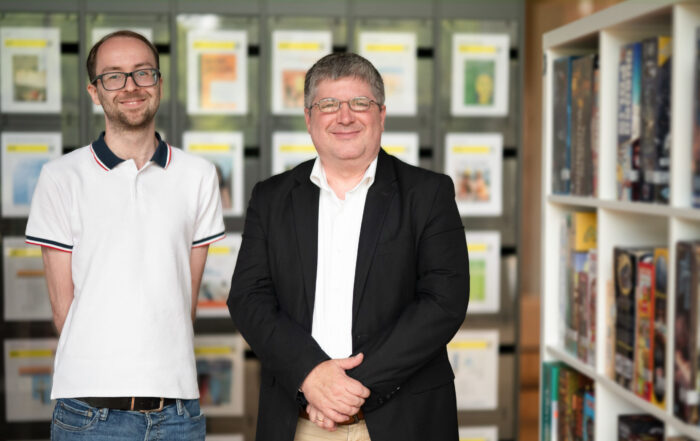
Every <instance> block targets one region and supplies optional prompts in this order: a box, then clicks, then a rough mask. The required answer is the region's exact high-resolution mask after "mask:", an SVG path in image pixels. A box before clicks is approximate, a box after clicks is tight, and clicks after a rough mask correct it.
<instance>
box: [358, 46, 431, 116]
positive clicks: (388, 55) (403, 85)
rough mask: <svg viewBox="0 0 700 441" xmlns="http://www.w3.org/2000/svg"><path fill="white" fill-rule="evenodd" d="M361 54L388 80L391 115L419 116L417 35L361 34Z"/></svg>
mask: <svg viewBox="0 0 700 441" xmlns="http://www.w3.org/2000/svg"><path fill="white" fill-rule="evenodd" d="M359 40H360V41H359V47H360V55H362V56H363V57H365V58H367V59H368V60H369V61H371V62H372V64H373V65H374V67H376V68H377V70H378V71H379V73H380V74H381V75H382V79H383V80H384V90H385V94H386V100H385V104H386V109H387V113H388V114H389V115H392V116H394V115H399V116H401V115H415V114H416V113H417V107H418V106H417V99H416V95H417V86H416V72H417V67H416V66H417V59H416V34H415V33H413V32H361V33H360V37H359Z"/></svg>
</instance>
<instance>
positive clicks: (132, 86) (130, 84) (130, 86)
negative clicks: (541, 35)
mask: <svg viewBox="0 0 700 441" xmlns="http://www.w3.org/2000/svg"><path fill="white" fill-rule="evenodd" d="M138 87H139V86H137V85H136V82H135V81H134V77H133V76H131V75H129V76H128V77H126V84H125V85H124V90H136V89H138Z"/></svg>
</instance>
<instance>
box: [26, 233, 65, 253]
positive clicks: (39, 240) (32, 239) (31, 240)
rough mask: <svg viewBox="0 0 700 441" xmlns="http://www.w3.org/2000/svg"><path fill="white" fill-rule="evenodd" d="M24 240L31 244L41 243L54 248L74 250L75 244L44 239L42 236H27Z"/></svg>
mask: <svg viewBox="0 0 700 441" xmlns="http://www.w3.org/2000/svg"><path fill="white" fill-rule="evenodd" d="M24 241H25V242H26V243H28V244H31V245H39V246H42V247H47V248H53V249H54V250H59V251H65V252H67V253H72V252H73V245H66V244H63V243H61V242H56V241H55V240H48V239H42V238H41V237H34V236H26V237H25V239H24Z"/></svg>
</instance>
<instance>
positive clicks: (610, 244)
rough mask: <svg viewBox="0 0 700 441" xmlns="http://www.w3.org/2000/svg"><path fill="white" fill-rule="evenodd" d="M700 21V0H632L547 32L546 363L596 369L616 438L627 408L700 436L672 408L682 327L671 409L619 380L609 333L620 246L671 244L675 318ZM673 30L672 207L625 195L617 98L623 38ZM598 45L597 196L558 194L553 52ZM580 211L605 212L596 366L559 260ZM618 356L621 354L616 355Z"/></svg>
mask: <svg viewBox="0 0 700 441" xmlns="http://www.w3.org/2000/svg"><path fill="white" fill-rule="evenodd" d="M698 27H700V2H698V1H673V0H668V1H666V0H660V1H654V2H639V1H627V2H623V3H620V4H617V5H615V6H612V7H610V8H608V9H605V10H602V11H600V12H598V13H596V14H593V15H590V16H588V17H585V18H584V19H581V20H578V21H576V22H573V23H571V24H568V25H565V26H562V27H561V28H558V29H555V30H553V31H551V32H548V33H547V34H545V35H544V37H543V52H544V54H545V74H544V76H543V82H544V83H543V103H544V107H543V134H544V136H543V148H542V155H543V156H542V166H543V170H544V173H543V178H542V195H543V199H544V203H543V208H542V210H543V216H542V219H543V223H542V238H543V244H544V245H543V253H542V283H543V285H542V306H541V307H542V320H541V335H542V340H543V349H542V352H541V356H542V360H543V361H561V362H564V363H566V364H567V365H569V366H570V367H572V368H573V369H575V370H577V371H578V372H580V373H582V374H584V375H586V376H588V377H590V378H591V379H592V380H593V381H594V384H595V395H596V427H595V439H597V440H601V441H606V440H615V439H617V430H616V429H613V428H616V427H617V418H618V416H619V415H622V414H626V413H650V414H652V415H654V416H656V417H657V418H659V419H661V420H663V421H664V422H665V424H666V435H685V436H688V437H690V438H692V439H700V428H699V427H696V426H691V425H688V424H686V423H685V422H683V421H681V420H680V419H678V418H676V417H675V416H673V413H672V409H671V408H672V403H673V396H672V395H673V347H674V335H673V326H668V336H667V343H666V354H665V355H666V384H665V388H666V391H667V392H666V403H667V404H666V408H665V409H661V408H659V407H656V406H655V405H653V404H651V403H649V402H647V401H645V400H644V399H642V398H640V397H638V396H636V395H635V394H634V393H633V392H631V391H629V390H627V389H625V388H624V387H622V386H620V385H619V384H617V383H615V382H614V380H612V379H610V378H609V377H608V376H607V375H606V372H608V366H607V363H608V362H609V360H608V355H607V351H606V349H607V345H606V340H605V335H606V326H607V318H608V311H607V310H606V297H607V296H608V295H612V292H611V291H612V280H613V249H614V247H616V246H658V245H662V246H667V247H668V249H669V265H668V275H669V282H668V286H667V292H668V294H669V295H668V298H667V306H666V308H667V317H666V320H667V323H669V324H672V323H674V318H675V314H674V311H675V301H674V295H673V294H674V292H675V264H676V259H675V244H676V243H677V242H678V241H680V240H696V239H700V209H696V208H692V207H691V203H690V200H691V195H690V182H691V170H690V162H691V161H690V158H691V144H692V142H691V140H692V125H693V121H692V115H693V106H694V102H693V98H694V95H693V93H690V91H693V90H694V87H695V86H694V78H695V77H694V72H695V65H694V64H695V50H696V49H695V42H696V34H695V32H696V28H698ZM664 34H665V35H671V36H672V37H673V46H672V51H673V52H672V60H673V61H672V63H673V64H672V78H671V103H672V109H671V133H672V137H671V138H672V141H671V167H670V168H671V178H670V202H669V204H668V205H663V204H655V203H643V202H630V201H619V200H617V188H616V160H617V97H618V76H619V69H618V63H619V58H620V49H621V48H622V46H623V45H625V44H627V43H630V42H634V41H639V40H642V39H644V38H647V37H651V36H656V35H664ZM592 52H597V53H598V62H599V80H600V83H599V85H600V87H599V92H598V93H599V95H598V103H599V114H598V115H599V116H598V118H599V133H598V146H599V151H598V162H597V174H598V196H597V197H580V196H568V195H559V194H556V195H555V194H552V191H551V188H552V151H553V135H552V128H553V117H554V111H553V108H552V107H553V106H552V93H553V90H554V88H553V80H552V75H551V73H552V72H553V65H554V60H555V59H557V58H559V57H561V56H565V55H572V54H581V53H592ZM571 211H595V212H596V213H597V241H598V242H597V249H598V265H597V285H596V289H597V293H598V295H597V304H596V329H595V332H596V336H597V341H596V348H595V351H596V366H595V367H593V366H590V365H588V364H586V363H583V362H581V361H580V360H578V359H577V358H576V357H575V356H572V355H571V354H569V353H567V352H566V351H565V350H564V349H563V343H562V342H561V341H560V340H561V337H560V336H561V335H562V334H563V333H562V332H561V327H562V326H564V325H563V324H562V322H563V320H562V319H561V317H560V303H559V302H560V298H561V296H562V295H564V293H562V292H560V288H559V279H558V278H559V271H558V268H559V264H560V259H561V257H560V256H561V253H562V249H561V240H560V231H561V222H562V220H563V219H564V216H565V215H566V213H568V212H571ZM610 362H612V361H610Z"/></svg>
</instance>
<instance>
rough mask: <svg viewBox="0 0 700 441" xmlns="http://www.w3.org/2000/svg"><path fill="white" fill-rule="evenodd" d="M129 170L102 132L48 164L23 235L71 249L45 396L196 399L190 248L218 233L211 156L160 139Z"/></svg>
mask: <svg viewBox="0 0 700 441" xmlns="http://www.w3.org/2000/svg"><path fill="white" fill-rule="evenodd" d="M156 136H157V137H158V140H159V141H160V142H159V145H158V147H157V149H156V152H155V154H154V155H153V157H152V158H151V161H150V162H148V163H146V165H144V166H143V167H142V168H141V170H137V168H136V164H135V163H134V161H133V160H126V161H124V160H122V159H120V158H118V157H117V156H116V155H115V154H114V153H113V152H112V151H111V150H110V149H109V147H107V144H106V143H105V141H104V133H103V134H102V135H101V136H100V138H99V139H98V140H97V141H95V142H93V143H92V144H91V145H89V146H86V147H83V148H80V149H77V150H75V151H73V152H71V153H69V154H67V155H65V156H62V157H61V158H58V159H56V160H54V161H51V162H50V163H48V164H46V165H45V166H44V167H43V169H42V171H41V175H40V177H39V181H38V183H37V187H36V190H35V193H34V196H33V198H32V207H31V211H30V215H29V221H28V222H27V230H26V241H27V243H30V244H36V245H41V246H46V247H51V248H55V249H58V250H61V251H65V252H69V253H73V255H72V261H71V262H72V276H73V284H74V286H75V292H74V294H75V297H74V299H73V303H72V304H71V307H70V310H69V312H68V317H67V318H66V322H65V324H64V326H63V331H62V332H61V337H60V339H59V342H58V349H57V352H56V361H55V366H54V378H53V390H52V392H51V398H53V399H55V398H77V397H92V396H105V397H119V396H154V397H169V398H183V399H191V398H197V397H198V396H199V392H198V388H197V374H196V368H195V359H194V353H193V329H192V320H191V314H190V311H191V303H192V296H191V291H192V283H191V275H190V252H191V249H192V247H196V246H204V245H208V244H210V243H212V242H214V241H216V240H219V239H221V238H223V237H224V223H223V217H222V213H221V200H220V196H219V186H218V179H217V175H216V170H215V168H214V165H213V164H211V163H209V162H208V161H206V160H204V159H202V158H199V157H197V156H194V155H190V154H188V153H185V152H183V151H182V150H179V149H175V148H172V147H171V146H170V145H168V144H166V143H165V142H163V141H162V140H160V136H158V134H156Z"/></svg>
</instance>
